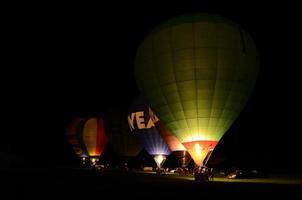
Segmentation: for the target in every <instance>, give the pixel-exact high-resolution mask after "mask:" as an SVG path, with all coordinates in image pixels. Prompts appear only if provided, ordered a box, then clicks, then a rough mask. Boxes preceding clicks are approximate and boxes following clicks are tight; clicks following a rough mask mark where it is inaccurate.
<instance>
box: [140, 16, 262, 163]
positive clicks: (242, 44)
mask: <svg viewBox="0 0 302 200" xmlns="http://www.w3.org/2000/svg"><path fill="white" fill-rule="evenodd" d="M258 64H259V62H258V53H257V50H256V46H255V44H254V42H253V40H252V38H251V36H250V35H249V34H248V33H247V32H246V31H244V30H243V29H242V28H241V27H240V26H239V25H237V24H235V23H233V22H231V21H229V20H227V19H225V18H223V17H220V16H216V15H209V14H192V15H183V16H179V17H176V18H174V19H171V20H168V21H167V22H165V23H163V24H161V25H159V26H158V27H157V28H155V30H154V31H153V32H151V33H150V35H148V36H147V37H146V38H145V39H144V41H143V42H142V43H141V45H140V46H139V48H138V50H137V55H136V60H135V77H136V81H137V84H138V87H139V88H140V90H141V91H142V92H143V93H144V95H145V97H146V99H147V100H148V102H149V103H150V105H151V107H152V109H153V110H154V112H155V113H156V114H157V116H158V117H159V118H160V120H161V122H163V124H164V125H165V127H166V128H167V129H168V130H170V131H171V132H172V133H173V134H175V136H176V137H177V138H178V139H179V141H180V142H181V143H182V144H183V145H184V146H185V147H186V149H187V150H188V152H189V153H190V155H191V156H192V158H193V160H194V162H195V164H196V165H197V166H202V163H203V161H204V158H205V157H206V155H207V154H208V152H211V151H212V150H213V149H214V148H215V146H216V145H217V143H218V141H219V140H220V139H221V137H222V136H223V134H224V133H225V132H226V131H227V130H228V129H229V127H230V126H231V124H232V123H233V122H234V120H235V119H236V118H237V117H238V115H239V113H240V112H241V110H242V109H243V107H244V105H245V104H246V102H247V100H248V97H249V95H250V94H251V92H252V89H253V87H254V84H255V82H256V78H257V74H258Z"/></svg>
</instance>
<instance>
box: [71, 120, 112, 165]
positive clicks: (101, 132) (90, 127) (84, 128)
mask: <svg viewBox="0 0 302 200" xmlns="http://www.w3.org/2000/svg"><path fill="white" fill-rule="evenodd" d="M66 134H67V136H68V141H69V143H70V145H71V146H72V148H73V149H74V151H75V153H76V154H77V155H78V156H79V157H81V158H82V159H84V158H85V157H89V158H90V160H91V162H92V165H95V164H96V162H97V161H98V159H99V157H100V156H101V154H102V153H103V151H104V149H105V146H106V144H107V136H106V135H105V127H104V121H103V119H102V118H89V119H76V120H73V121H71V122H70V124H69V126H68V128H67V133H66Z"/></svg>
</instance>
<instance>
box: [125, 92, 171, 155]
mask: <svg viewBox="0 0 302 200" xmlns="http://www.w3.org/2000/svg"><path fill="white" fill-rule="evenodd" d="M128 122H129V127H130V129H131V130H132V132H133V133H134V134H135V135H136V136H137V137H138V138H139V139H140V141H141V143H142V145H143V146H144V148H145V149H146V151H147V152H148V153H149V154H150V155H153V156H154V155H166V156H167V155H170V153H171V152H170V150H169V148H168V146H167V144H166V143H165V141H164V140H163V138H162V137H161V136H160V134H159V132H158V130H157V129H156V127H155V125H154V123H153V121H152V119H150V116H149V105H148V104H147V103H146V100H145V99H144V97H142V96H139V97H138V98H136V99H135V101H134V103H133V104H132V106H131V108H130V113H129V114H128Z"/></svg>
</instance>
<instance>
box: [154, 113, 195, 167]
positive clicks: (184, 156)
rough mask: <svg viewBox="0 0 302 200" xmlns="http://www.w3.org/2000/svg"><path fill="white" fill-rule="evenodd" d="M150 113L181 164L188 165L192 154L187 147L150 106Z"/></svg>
mask: <svg viewBox="0 0 302 200" xmlns="http://www.w3.org/2000/svg"><path fill="white" fill-rule="evenodd" d="M149 115H150V117H151V119H152V120H153V122H154V124H155V126H156V128H157V130H158V131H159V133H160V135H161V136H162V138H163V139H164V140H165V142H166V144H167V145H168V147H169V149H170V150H171V151H172V153H173V154H174V155H175V156H176V157H177V158H178V162H179V166H181V167H186V166H187V165H188V164H189V162H190V160H191V156H190V155H189V154H188V152H187V150H186V148H185V147H184V146H183V145H182V144H181V143H180V142H179V140H178V139H177V138H176V137H175V136H174V135H173V134H172V133H171V132H170V131H169V130H168V129H166V128H165V126H164V125H163V124H162V123H161V122H160V120H159V118H158V117H157V116H156V115H155V114H154V112H153V111H152V110H151V108H149Z"/></svg>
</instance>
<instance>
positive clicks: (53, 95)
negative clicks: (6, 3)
mask: <svg viewBox="0 0 302 200" xmlns="http://www.w3.org/2000/svg"><path fill="white" fill-rule="evenodd" d="M184 2H187V1H184ZM297 7H298V6H297V5H283V4H281V3H270V4H267V5H264V4H260V3H258V4H256V3H250V4H249V3H246V2H242V3H241V4H238V3H234V4H221V3H217V4H214V3H212V4H205V3H182V4H181V3H171V4H168V3H166V4H162V3H161V4H159V3H157V4H156V3H151V2H150V3H147V2H144V3H140V4H138V3H133V4H128V3H123V4H118V3H116V4H114V3H112V4H108V5H102V6H95V7H94V6H93V9H92V10H90V9H89V8H87V7H86V8H85V9H84V8H82V6H81V5H68V6H66V5H64V6H54V5H52V6H45V5H43V6H41V8H40V9H39V10H38V9H30V10H22V8H21V10H22V12H20V13H19V12H18V11H15V12H11V13H10V14H8V15H7V16H6V17H5V19H4V20H5V26H7V28H6V29H5V30H4V32H5V35H7V36H6V37H5V38H6V41H5V42H7V44H8V45H7V48H6V53H5V55H7V56H6V57H7V58H8V59H9V61H8V62H5V63H4V65H3V66H2V68H6V70H4V69H2V74H1V75H2V76H3V78H2V84H1V85H2V87H3V89H2V95H1V96H2V103H1V104H2V107H3V109H2V110H4V112H2V117H3V118H4V123H3V126H4V128H3V129H2V131H1V134H2V135H3V137H2V138H3V139H2V140H1V141H0V145H1V147H2V148H0V152H1V151H3V152H4V154H13V155H16V156H17V157H18V158H19V160H22V161H21V164H20V165H22V166H50V167H52V166H63V165H68V164H70V163H73V162H74V160H75V156H74V155H73V152H72V151H71V149H70V148H69V146H68V143H67V141H66V138H65V135H64V131H65V127H66V124H67V123H68V121H69V120H70V119H71V118H73V117H77V116H102V115H103V114H104V112H105V111H106V110H108V109H109V108H110V107H114V106H115V105H119V104H123V105H127V104H129V103H130V102H131V101H132V100H133V99H134V98H135V96H136V95H138V94H139V91H138V88H137V86H136V84H135V79H134V75H133V65H134V57H135V52H136V48H137V47H138V45H139V43H140V42H141V41H142V39H143V38H144V37H145V36H146V35H147V34H148V33H149V32H150V31H151V30H152V29H153V28H154V27H155V26H156V25H158V24H160V23H162V22H163V21H164V20H166V19H169V18H171V17H174V16H177V15H179V14H185V13H192V12H207V13H213V14H219V15H221V16H224V17H226V18H228V19H230V20H233V21H234V22H236V23H238V24H240V25H241V26H242V27H243V28H244V29H245V30H246V31H247V32H249V33H250V34H251V36H252V37H253V38H254V40H255V43H256V45H257V47H258V50H259V53H260V62H261V65H260V74H259V79H258V82H257V85H256V87H255V90H254V92H253V94H252V96H251V98H250V101H249V102H248V104H247V106H246V108H245V109H244V110H243V112H242V113H241V115H240V116H239V118H238V120H237V121H236V122H235V123H234V124H233V126H232V127H231V129H230V130H229V131H228V132H227V133H226V134H225V136H224V137H223V139H222V141H221V144H220V145H219V146H218V148H219V149H220V150H222V151H224V152H225V153H226V154H227V155H228V156H229V157H230V158H232V159H233V160H234V161H235V162H236V163H239V165H240V164H242V163H243V164H248V165H251V166H252V165H255V166H260V167H265V168H269V169H270V168H272V169H285V170H287V171H292V170H298V169H300V168H301V167H302V166H301V164H300V162H299V160H301V155H300V153H301V148H300V139H299V138H300V135H301V134H302V132H301V130H300V126H301V122H300V118H301V117H300V115H301V104H300V101H301V97H299V95H300V93H301V86H300V85H301V80H300V76H301V75H300V68H301V55H300V54H301V34H300V33H301V32H300V30H299V28H300V27H299V26H300V25H301V22H300V21H299V20H300V19H299V18H300V16H299V15H300V14H299V12H298V11H297V9H296V8H297ZM5 78H6V80H4V79H5ZM125 109H127V108H125ZM4 154H3V155H4ZM0 155H2V153H1V154H0ZM15 165H16V166H17V164H15Z"/></svg>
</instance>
